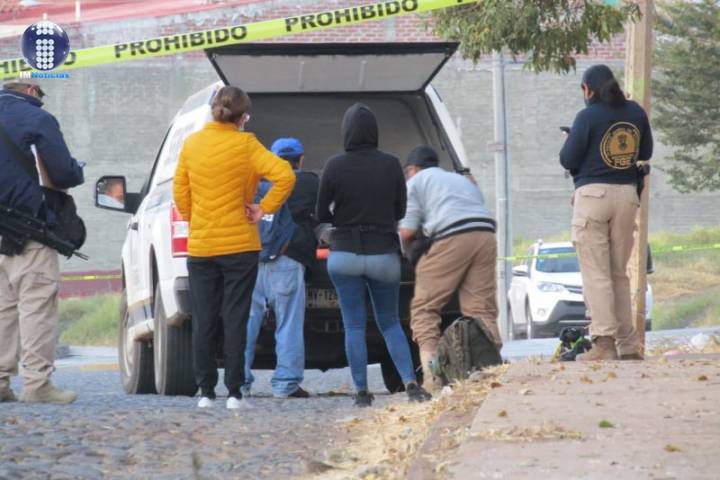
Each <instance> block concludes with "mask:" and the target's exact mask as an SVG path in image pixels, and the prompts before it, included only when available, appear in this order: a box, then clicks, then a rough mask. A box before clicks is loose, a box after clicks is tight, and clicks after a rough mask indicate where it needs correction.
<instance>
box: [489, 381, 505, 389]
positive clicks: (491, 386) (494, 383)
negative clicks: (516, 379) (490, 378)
mask: <svg viewBox="0 0 720 480" xmlns="http://www.w3.org/2000/svg"><path fill="white" fill-rule="evenodd" d="M500 387H502V383H500V382H492V383H491V384H490V388H500Z"/></svg>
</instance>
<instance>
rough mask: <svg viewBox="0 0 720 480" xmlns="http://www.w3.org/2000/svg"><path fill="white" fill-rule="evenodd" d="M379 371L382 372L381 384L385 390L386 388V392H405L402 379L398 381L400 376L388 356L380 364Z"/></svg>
mask: <svg viewBox="0 0 720 480" xmlns="http://www.w3.org/2000/svg"><path fill="white" fill-rule="evenodd" d="M380 371H381V372H382V377H383V383H385V388H387V391H388V392H390V393H398V392H404V391H405V385H404V384H403V382H402V379H400V374H399V373H398V371H397V369H396V368H395V364H394V363H393V361H392V358H390V356H389V355H388V356H386V357H385V358H383V359H382V361H381V362H380Z"/></svg>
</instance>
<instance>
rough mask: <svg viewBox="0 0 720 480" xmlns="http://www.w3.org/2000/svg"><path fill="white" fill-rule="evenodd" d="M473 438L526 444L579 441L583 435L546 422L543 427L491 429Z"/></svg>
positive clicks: (475, 434)
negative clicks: (550, 441) (543, 441)
mask: <svg viewBox="0 0 720 480" xmlns="http://www.w3.org/2000/svg"><path fill="white" fill-rule="evenodd" d="M470 437H471V438H474V439H479V440H494V441H499V442H518V443H526V442H533V441H542V440H579V439H582V435H581V434H580V433H579V432H576V431H574V430H568V429H566V428H564V427H561V426H559V425H556V424H554V423H553V422H545V423H544V424H542V425H536V426H531V427H511V428H501V429H491V430H487V431H485V432H477V433H473V434H472V435H471V436H470Z"/></svg>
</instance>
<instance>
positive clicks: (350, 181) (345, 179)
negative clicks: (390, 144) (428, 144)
mask: <svg viewBox="0 0 720 480" xmlns="http://www.w3.org/2000/svg"><path fill="white" fill-rule="evenodd" d="M342 135H343V140H344V146H345V153H341V154H339V155H336V156H334V157H332V158H330V159H329V160H328V161H327V163H326V165H325V169H324V171H323V174H322V180H321V181H320V193H319V195H318V207H317V211H318V220H319V221H320V222H324V223H332V224H333V225H334V226H335V227H336V230H335V231H334V232H333V237H332V241H331V243H330V249H331V250H336V251H344V252H353V253H357V254H363V255H378V254H383V253H390V252H397V251H399V249H400V244H399V240H398V235H397V222H398V221H399V220H400V219H402V218H403V217H404V216H405V208H406V206H407V191H406V187H405V176H404V175H403V171H402V167H401V166H400V161H399V160H398V159H397V158H396V157H393V156H392V155H388V154H387V153H384V152H381V151H380V150H378V126H377V121H376V120H375V115H374V114H373V112H372V111H371V110H370V109H369V108H368V107H366V106H365V105H362V104H359V103H357V104H355V105H353V106H352V107H350V109H348V111H347V112H345V117H344V118H343V123H342ZM331 205H332V207H331Z"/></svg>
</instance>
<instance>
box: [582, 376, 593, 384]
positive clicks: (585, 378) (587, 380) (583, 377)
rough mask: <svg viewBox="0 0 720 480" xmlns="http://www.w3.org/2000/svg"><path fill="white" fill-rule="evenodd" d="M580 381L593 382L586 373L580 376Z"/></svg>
mask: <svg viewBox="0 0 720 480" xmlns="http://www.w3.org/2000/svg"><path fill="white" fill-rule="evenodd" d="M580 381H581V382H582V383H593V381H592V379H591V378H590V377H588V376H587V375H583V376H582V377H580Z"/></svg>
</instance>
